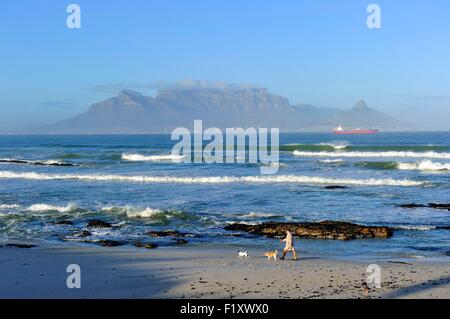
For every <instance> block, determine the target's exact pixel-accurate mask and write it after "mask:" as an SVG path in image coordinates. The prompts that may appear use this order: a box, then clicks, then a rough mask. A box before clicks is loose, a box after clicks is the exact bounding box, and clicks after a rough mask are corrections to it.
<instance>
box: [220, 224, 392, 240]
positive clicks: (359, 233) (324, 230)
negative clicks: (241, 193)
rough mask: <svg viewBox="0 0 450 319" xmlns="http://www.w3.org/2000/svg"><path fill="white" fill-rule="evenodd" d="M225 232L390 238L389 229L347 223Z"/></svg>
mask: <svg viewBox="0 0 450 319" xmlns="http://www.w3.org/2000/svg"><path fill="white" fill-rule="evenodd" d="M225 229H226V230H233V231H244V232H248V233H252V234H256V235H262V236H268V237H275V236H284V235H285V234H286V231H287V230H290V231H291V232H292V234H293V235H294V236H298V237H303V238H318V239H339V240H349V239H356V238H387V237H390V236H392V234H393V230H392V229H391V228H389V227H378V226H363V225H357V224H352V223H347V222H337V221H323V222H319V223H277V222H268V223H263V224H260V225H248V224H238V223H236V224H232V225H228V226H226V227H225Z"/></svg>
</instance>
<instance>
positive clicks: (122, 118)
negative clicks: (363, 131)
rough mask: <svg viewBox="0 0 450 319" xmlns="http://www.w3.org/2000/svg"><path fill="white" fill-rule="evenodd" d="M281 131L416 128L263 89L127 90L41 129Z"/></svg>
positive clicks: (361, 107)
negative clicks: (294, 101)
mask: <svg viewBox="0 0 450 319" xmlns="http://www.w3.org/2000/svg"><path fill="white" fill-rule="evenodd" d="M195 119H201V120H203V124H204V127H219V128H225V127H244V128H245V127H250V126H251V127H279V128H280V131H330V130H332V129H333V128H334V127H336V126H337V125H338V124H340V125H342V126H343V127H344V128H378V129H381V130H385V131H399V130H408V129H411V126H410V125H408V124H405V123H403V122H401V121H398V120H396V119H394V118H392V117H390V116H389V115H386V114H384V113H381V112H378V111H376V110H373V109H371V108H370V107H368V106H367V104H366V103H365V102H364V101H361V102H358V103H357V104H356V105H355V106H354V107H353V108H352V109H350V110H348V111H342V110H339V109H334V108H320V107H315V106H312V105H291V104H290V103H289V101H288V99H286V98H284V97H282V96H278V95H274V94H270V93H269V91H268V90H267V89H264V88H248V89H230V88H195V89H167V90H161V91H160V92H158V94H157V96H156V97H149V96H144V95H142V94H140V93H138V92H135V91H131V90H123V91H122V92H121V93H120V94H119V95H118V96H115V97H112V98H109V99H107V100H105V101H102V102H99V103H95V104H93V105H92V106H91V107H90V108H89V109H88V110H87V111H86V112H84V113H82V114H80V115H78V116H75V117H73V118H70V119H67V120H63V121H60V122H57V123H55V124H51V125H47V126H45V127H41V128H40V129H39V130H37V131H35V132H34V133H43V134H108V133H129V134H131V133H163V132H170V131H172V130H173V129H174V128H175V127H180V126H183V127H192V123H193V121H194V120H195Z"/></svg>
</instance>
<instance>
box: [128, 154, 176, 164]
mask: <svg viewBox="0 0 450 319" xmlns="http://www.w3.org/2000/svg"><path fill="white" fill-rule="evenodd" d="M183 158H184V156H183V155H172V154H164V155H142V154H128V153H123V154H122V160H123V161H131V162H159V161H173V162H181V160H183Z"/></svg>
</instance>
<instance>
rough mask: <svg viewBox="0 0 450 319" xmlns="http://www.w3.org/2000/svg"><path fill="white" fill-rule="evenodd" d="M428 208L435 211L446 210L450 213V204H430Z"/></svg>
mask: <svg viewBox="0 0 450 319" xmlns="http://www.w3.org/2000/svg"><path fill="white" fill-rule="evenodd" d="M428 207H431V208H435V209H446V210H449V211H450V204H438V203H428Z"/></svg>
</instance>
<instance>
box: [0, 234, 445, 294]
mask: <svg viewBox="0 0 450 319" xmlns="http://www.w3.org/2000/svg"><path fill="white" fill-rule="evenodd" d="M10 242H11V243H12V242H13V241H10ZM6 243H7V242H6ZM6 243H0V245H3V247H0V251H1V254H0V298H44V299H46V298H64V299H65V298H75V299H78V298H156V299H170V298H213V299H216V298H218V299H231V298H243V299H247V298H248V299H252V298H263V299H273V298H274V299H277V298H338V299H339V298H358V299H359V298H362V299H365V298H450V262H449V261H427V260H414V261H396V260H392V261H379V262H376V261H374V260H370V261H367V262H364V261H361V260H358V261H355V260H353V261H352V260H341V259H326V258H320V257H317V256H311V255H302V254H301V252H300V255H299V257H300V258H299V260H297V261H292V260H289V259H287V260H284V261H277V262H273V261H271V262H268V261H267V259H266V258H265V257H264V256H263V253H264V251H263V250H260V249H254V250H252V251H249V253H250V258H248V259H245V258H244V259H239V258H238V257H237V255H236V249H233V248H231V247H223V246H220V245H216V246H215V247H213V246H207V245H191V246H183V247H164V248H158V249H137V248H133V247H114V248H105V247H87V246H72V247H68V246H66V245H52V244H43V243H34V244H37V245H39V246H37V247H34V248H17V247H5V246H4V245H5V244H6ZM14 243H18V242H17V241H14ZM287 257H288V258H290V257H291V256H290V255H289V254H288V256H287ZM70 264H78V265H79V266H80V269H81V288H80V289H69V288H67V286H66V280H67V277H68V276H69V275H70V274H69V273H67V272H66V268H67V266H68V265H70ZM369 264H378V265H379V266H380V267H381V288H378V289H376V288H375V289H369V290H367V289H365V288H364V286H365V282H366V279H367V276H368V275H369V274H368V273H367V267H368V265H369Z"/></svg>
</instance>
